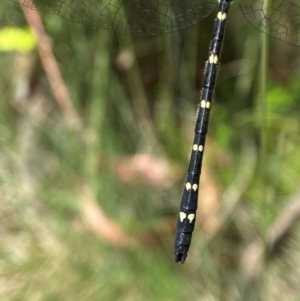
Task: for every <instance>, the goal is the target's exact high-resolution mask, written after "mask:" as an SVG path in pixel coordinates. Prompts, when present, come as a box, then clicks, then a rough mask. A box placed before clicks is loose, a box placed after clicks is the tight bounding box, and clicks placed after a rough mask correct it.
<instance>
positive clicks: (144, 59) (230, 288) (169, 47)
mask: <svg viewBox="0 0 300 301" xmlns="http://www.w3.org/2000/svg"><path fill="white" fill-rule="evenodd" d="M42 17H43V22H44V25H45V28H46V31H47V34H48V35H49V37H50V39H51V43H52V47H53V51H54V54H55V58H56V61H57V63H58V65H59V68H60V71H61V73H62V76H63V80H64V83H65V85H66V86H67V88H68V91H69V93H70V98H71V100H72V104H73V105H74V107H75V110H76V113H77V115H78V116H79V119H80V125H77V126H74V125H73V126H72V124H71V125H70V123H69V120H68V117H67V116H66V115H64V114H63V112H62V110H61V108H60V107H59V105H58V104H57V102H56V99H55V97H54V95H53V91H52V90H51V86H50V84H49V79H48V78H47V76H46V73H45V70H44V68H43V66H42V64H41V59H40V56H39V53H38V51H37V48H35V49H33V50H32V51H28V47H27V46H26V45H28V36H24V37H22V36H21V35H19V36H18V37H17V38H15V37H14V36H13V35H14V34H19V33H20V30H25V31H26V32H27V28H28V27H27V26H28V25H27V23H26V21H25V19H24V17H23V15H22V11H21V10H20V8H19V7H18V6H16V5H13V4H11V3H10V2H9V1H2V2H1V3H0V41H4V40H3V39H4V38H5V36H6V35H5V32H6V30H7V28H14V30H18V31H17V33H10V34H9V37H7V38H6V39H5V43H8V44H9V45H10V47H11V48H7V47H6V48H5V50H6V51H3V50H4V48H3V47H2V46H3V45H0V51H1V52H0V66H1V68H0V95H1V97H0V147H1V152H0V183H1V184H0V200H1V201H0V212H1V224H0V229H1V239H0V270H1V278H0V279H1V280H0V283H1V290H0V296H1V300H2V301H5V300H10V301H18V300H19V301H31V300H45V301H46V300H47V301H50V300H51V301H54V300H86V301H92V300H105V301H106V300H109V301H110V300H111V301H114V300H122V301H125V300H130V301H133V300H139V301H140V300H147V301H148V300H149V301H151V300H157V301H159V300H162V301H168V300H170V301H171V300H172V301H175V300H191V301H193V300H272V301H273V300H298V298H299V295H300V291H299V285H298V279H299V273H300V269H299V266H300V265H299V262H300V251H299V248H300V245H299V243H298V241H299V240H298V238H299V237H297V231H296V230H297V227H296V228H294V227H293V228H292V229H291V233H292V235H291V236H288V238H287V239H285V243H284V244H283V247H282V249H281V250H280V252H276V253H274V252H273V251H272V252H271V251H270V254H269V255H270V256H269V257H268V256H266V258H268V260H267V261H266V262H262V263H261V265H260V267H261V270H259V271H258V272H257V275H255V276H253V279H254V280H253V279H252V278H251V277H250V276H249V274H247V273H246V271H247V269H244V270H243V267H244V266H243V264H242V258H243V256H246V255H247V254H248V253H247V250H248V248H249V245H250V244H251V243H252V242H253V241H254V242H256V241H259V242H261V241H263V240H264V235H265V234H266V233H267V230H268V229H270V227H271V225H272V223H273V222H274V221H276V219H277V218H278V217H280V215H281V214H282V212H283V211H284V208H285V207H286V206H287V205H288V204H289V202H291V198H293V197H294V196H295V195H296V194H297V190H298V186H299V183H300V177H299V174H300V147H299V134H300V119H299V112H300V102H299V98H300V85H299V76H300V55H299V49H298V48H296V47H292V46H290V45H287V44H284V43H281V42H279V41H276V40H275V41H274V40H270V41H269V43H270V47H269V52H268V53H269V57H268V60H267V66H268V77H267V79H262V77H261V74H260V66H261V63H262V62H261V61H260V57H261V55H260V54H261V47H260V45H261V43H260V40H261V38H262V37H261V34H260V33H259V32H258V31H257V30H255V29H254V28H252V27H251V25H249V24H248V22H247V21H246V20H245V19H244V17H243V16H242V14H241V12H240V11H239V7H238V5H233V7H232V12H231V17H232V18H229V22H228V30H227V35H226V38H225V45H224V48H223V53H222V59H221V61H222V65H221V67H220V71H219V76H218V83H217V87H216V91H215V97H214V103H213V110H212V114H211V118H210V129H209V133H208V142H207V148H206V154H205V162H204V169H205V171H204V172H203V177H204V178H205V179H206V180H203V183H202V184H203V185H202V186H201V189H202V190H201V195H200V202H202V201H204V199H209V200H210V202H212V203H213V206H216V207H217V211H218V212H217V215H216V216H215V215H214V213H215V212H209V210H208V213H206V214H207V216H205V212H207V210H205V208H204V209H203V213H201V214H203V215H204V217H203V220H204V219H205V220H208V224H210V220H214V219H216V220H217V221H219V222H220V225H219V226H218V227H217V228H216V229H215V230H211V229H214V228H213V227H212V228H209V227H205V225H203V224H202V220H201V218H199V227H198V228H197V229H196V231H195V234H194V237H193V244H192V247H191V250H190V253H189V256H188V259H187V262H186V263H185V264H184V265H183V266H181V265H176V264H175V263H174V262H173V240H174V231H175V222H176V215H177V210H178V206H179V202H180V197H181V189H182V185H183V182H184V177H185V172H186V168H187V162H188V159H189V158H188V156H189V150H190V145H191V140H192V135H193V127H194V121H195V109H196V105H197V104H198V95H199V92H200V89H201V83H202V74H203V68H204V62H205V60H206V58H207V49H208V44H209V39H210V36H211V31H212V27H213V19H214V13H213V14H212V16H210V17H208V18H207V19H206V20H205V21H203V22H202V23H200V24H199V25H198V26H193V27H191V28H188V29H185V30H182V31H180V32H174V33H171V34H166V35H162V36H158V37H151V38H138V37H131V36H121V35H118V34H117V33H114V32H112V31H106V30H103V31H94V30H92V29H90V28H88V27H85V26H83V25H79V24H72V23H68V22H66V21H65V20H63V19H62V18H60V17H58V16H53V15H47V14H43V15H42ZM10 39H11V40H10ZM3 43H4V42H3ZM20 45H21V46H20ZM22 45H23V46H22ZM23 48H24V49H25V50H26V51H25V52H24V51H23V50H24V49H23ZM262 80H266V82H267V89H266V93H264V95H262V94H261V91H260V87H261V85H260V83H261V81H262ZM261 95H262V96H261ZM262 97H265V100H266V111H265V112H263V113H262V110H261V107H260V105H259V104H260V100H261V98H262ZM261 114H263V117H264V118H265V126H264V127H263V128H262V127H261V122H260V120H261ZM262 131H264V133H265V135H266V145H265V153H264V154H263V158H265V160H260V158H261V156H262V154H261V140H260V136H261V134H262ZM204 181H205V182H204ZM207 187H209V188H210V189H212V190H209V189H207ZM217 192H218V193H217ZM214 193H216V194H217V196H215V197H214ZM87 200H88V201H87ZM90 203H93V204H94V205H95V206H96V208H98V210H99V212H102V213H103V215H104V217H103V216H102V215H101V214H100V213H99V212H98V211H97V209H94V210H95V212H96V213H97V212H98V213H99V215H97V217H98V219H96V220H95V219H93V218H92V216H91V214H93V213H95V212H94V211H93V210H91V209H90V207H89V206H88V204H90ZM92 208H95V207H92ZM208 208H209V205H208ZM91 211H93V212H91ZM101 217H102V219H103V220H99V218H101ZM107 220H109V222H107ZM110 223H112V224H113V226H116V227H117V229H119V230H120V231H121V233H123V236H124V237H123V239H125V242H126V243H124V245H121V243H119V244H118V243H114V239H113V237H112V238H111V239H110V237H106V236H105V235H104V234H103V232H105V231H106V230H105V229H106V227H108V228H109V227H110V225H111V224H110ZM201 226H202V227H201ZM113 229H114V228H113ZM107 231H108V232H109V229H108V230H107ZM116 232H117V230H116ZM109 233H110V235H112V236H113V235H114V234H112V233H114V232H109ZM121 236H122V235H121ZM298 236H299V234H298ZM132 241H133V242H132ZM249 258H251V257H249ZM249 262H250V259H249ZM249 264H251V263H249ZM253 265H254V264H253ZM250 274H251V273H250ZM245 275H246V276H245ZM247 277H250V278H251V279H252V281H247V280H248V278H247Z"/></svg>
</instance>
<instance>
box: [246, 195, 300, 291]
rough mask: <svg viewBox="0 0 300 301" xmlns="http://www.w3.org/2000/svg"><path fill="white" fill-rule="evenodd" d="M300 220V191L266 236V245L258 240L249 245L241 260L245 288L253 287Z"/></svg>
mask: <svg viewBox="0 0 300 301" xmlns="http://www.w3.org/2000/svg"><path fill="white" fill-rule="evenodd" d="M299 219H300V191H299V192H298V193H297V194H295V195H294V196H293V197H292V198H291V200H290V201H289V202H288V204H287V206H286V207H285V209H284V210H283V213H282V214H281V215H280V216H279V218H278V219H277V220H276V221H275V222H274V223H273V225H272V226H271V227H270V228H269V230H268V231H267V234H266V239H265V243H264V242H263V240H262V239H260V238H258V239H256V240H255V241H253V242H252V243H250V244H249V245H248V247H247V248H246V250H245V251H244V254H243V255H242V259H241V273H242V275H243V282H244V286H246V287H251V286H252V285H253V284H254V283H255V281H256V279H257V278H258V276H259V275H260V271H261V267H262V266H263V263H264V255H265V254H266V252H265V251H264V250H267V254H266V255H267V256H265V259H266V260H267V261H270V259H272V258H273V257H274V256H275V255H276V254H277V253H276V251H277V250H278V249H279V247H280V246H282V245H283V242H284V240H286V239H287V238H288V237H289V234H290V232H291V231H292V229H293V228H294V226H295V225H296V223H297V222H298V221H299Z"/></svg>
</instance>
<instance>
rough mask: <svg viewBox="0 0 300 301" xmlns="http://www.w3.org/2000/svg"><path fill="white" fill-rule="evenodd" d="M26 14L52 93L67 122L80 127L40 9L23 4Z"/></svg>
mask: <svg viewBox="0 0 300 301" xmlns="http://www.w3.org/2000/svg"><path fill="white" fill-rule="evenodd" d="M21 7H22V10H23V13H24V16H25V18H26V20H27V22H28V24H29V26H30V27H31V29H32V30H33V31H34V33H35V34H36V37H37V43H38V52H39V55H40V58H41V62H42V65H43V67H44V70H45V73H46V75H47V78H48V81H49V84H50V87H51V90H52V93H53V95H54V97H55V99H56V101H57V103H58V106H59V107H60V109H61V111H62V113H63V115H64V117H65V119H66V121H67V124H69V125H72V126H73V127H74V126H75V128H79V127H80V124H81V122H80V118H79V116H78V114H77V112H76V110H75V108H74V106H73V104H72V101H71V99H70V95H69V91H68V89H67V86H66V84H65V82H64V80H63V78H62V75H61V73H60V70H59V67H58V64H57V62H56V59H55V57H54V55H53V51H52V47H51V43H50V40H49V38H48V36H47V34H46V32H45V30H44V27H43V23H42V21H41V18H40V15H39V13H38V11H36V10H31V9H29V8H26V7H24V6H21Z"/></svg>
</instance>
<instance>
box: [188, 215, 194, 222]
mask: <svg viewBox="0 0 300 301" xmlns="http://www.w3.org/2000/svg"><path fill="white" fill-rule="evenodd" d="M187 218H188V220H189V221H190V224H191V223H192V221H193V220H194V218H195V214H189V215H188V217H187Z"/></svg>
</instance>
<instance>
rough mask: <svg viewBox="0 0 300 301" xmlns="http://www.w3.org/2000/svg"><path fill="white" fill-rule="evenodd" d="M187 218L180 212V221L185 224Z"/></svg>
mask: <svg viewBox="0 0 300 301" xmlns="http://www.w3.org/2000/svg"><path fill="white" fill-rule="evenodd" d="M185 218H186V213H184V212H180V213H179V219H180V221H181V222H183V220H184V219H185Z"/></svg>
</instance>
